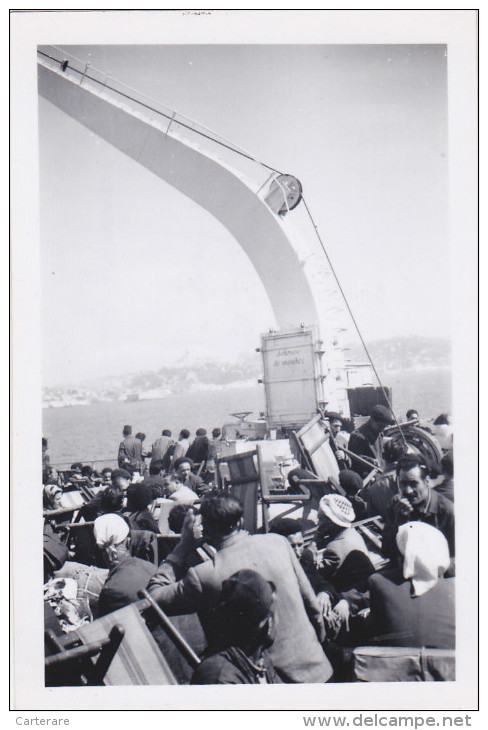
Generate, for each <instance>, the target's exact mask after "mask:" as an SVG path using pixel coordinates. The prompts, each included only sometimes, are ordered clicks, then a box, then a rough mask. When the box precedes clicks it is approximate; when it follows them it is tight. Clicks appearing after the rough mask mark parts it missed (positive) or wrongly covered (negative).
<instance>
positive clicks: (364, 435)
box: [348, 405, 394, 479]
mask: <svg viewBox="0 0 488 730" xmlns="http://www.w3.org/2000/svg"><path fill="white" fill-rule="evenodd" d="M392 423H394V419H393V415H392V413H391V411H390V410H389V409H388V408H386V407H385V406H381V405H377V406H374V407H373V408H372V409H371V416H370V418H369V420H368V421H366V423H363V425H362V426H360V427H359V428H358V429H356V431H354V432H353V433H352V434H351V436H350V438H349V447H348V448H349V451H352V452H353V453H354V454H357V455H358V456H363V457H365V458H366V459H367V460H369V461H370V462H376V463H377V464H378V465H380V466H381V464H382V455H381V439H380V436H381V434H382V432H383V431H384V430H385V428H386V427H387V426H389V425H391V424H392ZM351 459H352V468H353V469H354V471H357V473H358V474H359V475H360V476H361V477H362V478H363V479H364V478H365V477H366V476H367V475H368V474H369V472H370V471H371V469H372V468H373V467H369V466H368V465H366V464H364V463H363V462H362V461H359V459H355V458H354V457H351Z"/></svg>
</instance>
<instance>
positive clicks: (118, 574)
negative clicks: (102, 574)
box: [93, 514, 157, 616]
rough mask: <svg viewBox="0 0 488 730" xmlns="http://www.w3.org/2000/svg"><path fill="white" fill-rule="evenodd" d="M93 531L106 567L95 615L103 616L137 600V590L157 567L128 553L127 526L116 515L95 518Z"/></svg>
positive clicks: (142, 586) (144, 585) (143, 586)
mask: <svg viewBox="0 0 488 730" xmlns="http://www.w3.org/2000/svg"><path fill="white" fill-rule="evenodd" d="M93 532H94V535H95V541H96V544H97V546H98V547H99V548H100V549H101V550H102V553H103V555H104V558H105V561H106V564H107V567H108V568H109V573H108V577H107V580H106V582H105V584H104V586H103V588H102V591H101V593H100V598H99V601H98V613H99V616H104V615H105V614H107V613H111V612H112V611H115V610H117V609H118V608H122V607H123V606H127V605H128V604H129V603H133V602H134V601H137V600H138V599H139V596H138V592H139V591H140V590H142V589H143V588H145V587H146V585H147V583H148V581H149V580H150V579H151V578H152V576H153V575H154V574H155V573H156V571H157V567H156V566H155V565H153V564H152V563H149V562H148V561H147V560H141V559H140V558H133V557H132V556H131V553H130V537H129V525H128V524H127V522H126V521H125V520H124V519H123V518H122V517H121V516H120V515H113V514H108V515H102V516H101V517H98V518H97V519H96V520H95V524H94V525H93Z"/></svg>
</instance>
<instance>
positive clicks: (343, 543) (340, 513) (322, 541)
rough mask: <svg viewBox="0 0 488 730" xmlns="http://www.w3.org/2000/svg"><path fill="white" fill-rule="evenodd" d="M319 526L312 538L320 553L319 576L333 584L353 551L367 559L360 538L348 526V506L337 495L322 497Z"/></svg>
mask: <svg viewBox="0 0 488 730" xmlns="http://www.w3.org/2000/svg"><path fill="white" fill-rule="evenodd" d="M318 517H319V523H318V526H317V531H316V534H315V542H316V544H317V549H318V550H322V551H323V552H322V558H321V563H320V572H321V574H322V575H323V577H324V578H326V579H327V580H330V581H331V582H332V584H333V583H334V576H335V575H336V573H337V571H338V569H339V568H340V567H341V566H342V564H343V563H344V561H345V559H346V558H347V556H348V555H349V553H350V552H352V551H353V550H357V551H359V552H362V553H364V555H366V557H368V558H369V552H368V548H367V547H366V543H365V542H364V540H363V538H362V537H361V535H360V534H359V532H357V531H356V530H355V529H354V528H352V527H351V523H352V522H354V518H355V515H354V510H353V508H352V505H351V503H350V502H349V500H348V499H346V498H345V497H342V496H341V495H339V494H326V495H325V497H322V499H321V500H320V509H319V515H318Z"/></svg>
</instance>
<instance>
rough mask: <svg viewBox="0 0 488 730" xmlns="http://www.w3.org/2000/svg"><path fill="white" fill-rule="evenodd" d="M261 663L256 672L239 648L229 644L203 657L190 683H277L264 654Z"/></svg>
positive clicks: (271, 667)
mask: <svg viewBox="0 0 488 730" xmlns="http://www.w3.org/2000/svg"><path fill="white" fill-rule="evenodd" d="M262 664H263V671H261V672H258V671H257V669H256V665H254V664H253V663H252V662H250V661H249V659H248V658H247V656H246V655H245V654H244V652H243V651H242V650H241V649H239V648H238V647H235V646H231V647H229V648H228V649H224V650H223V651H219V652H218V653H217V654H214V655H213V656H210V657H208V658H207V659H204V660H203V661H202V663H201V664H200V666H199V667H197V669H196V670H195V672H194V673H193V676H192V678H191V684H278V683H279V682H280V680H279V679H278V677H277V676H276V673H275V671H274V669H273V666H272V665H271V663H270V661H269V659H268V657H267V656H266V655H264V656H263V660H262Z"/></svg>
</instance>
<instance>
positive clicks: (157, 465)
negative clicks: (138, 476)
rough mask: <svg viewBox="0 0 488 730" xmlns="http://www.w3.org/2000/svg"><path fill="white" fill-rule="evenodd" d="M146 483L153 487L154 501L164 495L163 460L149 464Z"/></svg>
mask: <svg viewBox="0 0 488 730" xmlns="http://www.w3.org/2000/svg"><path fill="white" fill-rule="evenodd" d="M144 482H146V483H147V484H150V485H151V487H152V494H153V499H157V498H158V497H162V496H163V495H164V488H163V487H164V462H163V460H162V459H156V460H155V461H151V463H150V464H149V476H148V477H146V478H145V479H144Z"/></svg>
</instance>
